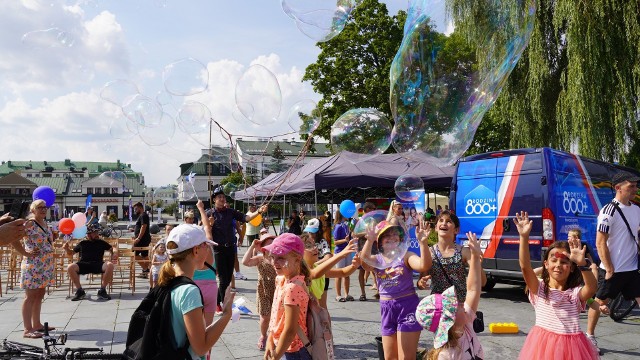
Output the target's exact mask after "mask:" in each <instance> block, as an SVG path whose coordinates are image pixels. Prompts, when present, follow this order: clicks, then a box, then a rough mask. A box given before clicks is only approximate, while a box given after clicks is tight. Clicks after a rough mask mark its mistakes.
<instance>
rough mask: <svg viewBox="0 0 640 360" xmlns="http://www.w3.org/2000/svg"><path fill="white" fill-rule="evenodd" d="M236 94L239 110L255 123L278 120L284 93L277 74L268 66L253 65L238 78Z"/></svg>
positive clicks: (262, 123)
mask: <svg viewBox="0 0 640 360" xmlns="http://www.w3.org/2000/svg"><path fill="white" fill-rule="evenodd" d="M235 96H236V106H237V108H238V110H239V111H240V112H241V113H242V115H244V116H245V117H246V118H247V119H248V120H250V121H251V122H253V123H254V124H257V125H269V124H273V123H275V122H276V121H278V116H280V108H281V107H282V93H281V92H280V84H279V83H278V80H277V79H276V76H275V75H274V74H273V73H272V72H271V71H269V69H267V68H266V67H264V66H262V65H260V64H254V65H251V66H250V67H249V68H248V69H247V71H245V72H244V73H243V74H242V76H241V77H240V79H238V82H237V84H236V91H235Z"/></svg>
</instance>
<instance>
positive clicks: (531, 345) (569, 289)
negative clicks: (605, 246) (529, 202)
mask: <svg viewBox="0 0 640 360" xmlns="http://www.w3.org/2000/svg"><path fill="white" fill-rule="evenodd" d="M514 222H515V224H516V227H517V228H518V233H519V234H520V252H519V257H520V268H521V269H522V275H523V277H524V280H525V282H526V283H527V287H528V289H529V301H530V302H531V305H533V308H534V310H535V312H536V324H535V326H534V327H533V328H532V329H531V331H529V335H527V340H526V341H525V343H524V346H523V347H522V350H520V356H519V357H518V359H523V360H526V359H565V360H574V359H575V360H578V359H598V358H599V356H598V351H597V350H596V348H595V346H593V344H591V342H590V341H589V340H588V339H587V337H586V336H585V334H584V333H583V332H582V330H580V323H579V320H580V318H579V315H580V312H581V311H582V310H584V309H585V306H586V302H587V300H589V298H591V297H592V296H593V295H594V294H595V293H596V279H595V277H594V276H593V273H592V272H591V269H590V268H589V263H588V261H587V260H585V251H586V248H585V247H584V246H582V244H581V243H580V240H578V239H572V240H569V241H568V242H567V241H556V242H554V243H553V244H551V246H549V249H548V250H547V251H546V253H545V254H544V263H543V267H542V279H538V277H536V274H535V273H534V271H533V269H532V268H531V257H530V255H529V233H530V232H531V224H532V222H533V221H531V220H529V215H528V214H527V213H526V212H521V213H520V214H516V218H515V219H514ZM582 281H584V285H582Z"/></svg>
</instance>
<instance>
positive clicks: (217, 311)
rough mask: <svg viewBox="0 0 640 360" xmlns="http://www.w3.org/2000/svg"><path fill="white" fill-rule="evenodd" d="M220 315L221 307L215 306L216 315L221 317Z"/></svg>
mask: <svg viewBox="0 0 640 360" xmlns="http://www.w3.org/2000/svg"><path fill="white" fill-rule="evenodd" d="M221 314H222V306H220V305H216V315H221Z"/></svg>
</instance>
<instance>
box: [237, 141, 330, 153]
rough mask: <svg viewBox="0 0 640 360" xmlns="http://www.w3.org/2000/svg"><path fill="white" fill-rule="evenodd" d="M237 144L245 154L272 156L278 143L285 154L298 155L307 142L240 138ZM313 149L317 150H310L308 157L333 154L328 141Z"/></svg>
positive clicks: (316, 144) (316, 145)
mask: <svg viewBox="0 0 640 360" xmlns="http://www.w3.org/2000/svg"><path fill="white" fill-rule="evenodd" d="M236 144H237V146H238V147H239V148H240V150H241V152H242V153H243V154H248V155H263V156H271V154H273V149H275V148H276V145H279V146H280V149H281V150H282V154H283V155H284V156H298V154H299V153H300V151H302V148H303V147H304V144H305V142H302V141H284V140H271V141H269V140H264V139H263V140H258V141H251V140H241V139H238V140H237V141H236ZM313 149H314V150H315V151H309V152H308V153H307V154H306V156H308V157H327V156H331V155H333V154H332V153H331V149H330V148H329V144H327V143H314V144H313Z"/></svg>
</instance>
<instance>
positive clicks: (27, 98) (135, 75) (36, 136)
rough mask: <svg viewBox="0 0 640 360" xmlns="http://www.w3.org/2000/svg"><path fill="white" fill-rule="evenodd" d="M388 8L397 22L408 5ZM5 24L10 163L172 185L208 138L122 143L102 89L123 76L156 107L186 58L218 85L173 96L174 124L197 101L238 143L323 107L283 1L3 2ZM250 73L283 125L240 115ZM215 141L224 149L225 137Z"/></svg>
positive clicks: (4, 120) (283, 128) (3, 151)
mask: <svg viewBox="0 0 640 360" xmlns="http://www.w3.org/2000/svg"><path fill="white" fill-rule="evenodd" d="M291 1H294V0H291ZM295 1H300V0H295ZM309 1H311V0H309ZM313 1H316V2H323V1H324V2H325V3H327V2H328V3H331V1H326V0H313ZM384 2H385V3H387V5H388V6H389V11H390V13H391V14H395V13H396V12H397V11H398V10H400V9H404V8H406V6H407V3H406V1H401V0H395V1H393V0H387V1H384ZM334 3H335V1H334ZM0 24H2V32H0V51H1V52H2V54H3V55H2V57H1V58H0V89H2V90H1V93H0V94H1V96H0V129H1V131H2V132H1V133H2V141H0V159H1V160H5V161H6V160H34V161H36V160H62V159H65V158H70V159H74V160H94V161H115V160H116V159H120V160H122V161H124V162H126V163H131V164H132V167H133V168H134V169H135V170H138V171H142V172H143V173H144V174H145V176H146V182H147V184H148V185H153V186H159V185H164V184H168V183H175V182H176V178H177V177H178V176H179V168H178V165H179V164H180V163H182V162H188V161H193V160H195V159H197V158H198V157H199V154H200V149H201V148H202V143H206V142H207V141H208V135H207V136H204V135H203V134H199V135H198V134H196V135H194V136H192V137H189V136H186V135H185V134H184V133H182V132H181V131H180V130H179V129H176V130H175V132H174V135H173V136H172V137H171V141H169V142H168V143H166V144H162V145H158V146H150V145H148V144H147V143H145V142H143V141H142V140H141V139H140V137H139V136H137V135H135V134H130V135H126V136H119V138H114V137H113V136H112V135H111V134H112V132H114V133H118V132H117V131H115V130H113V131H112V129H114V128H115V129H117V127H118V126H122V124H125V122H124V121H126V120H125V119H126V118H124V117H123V116H122V112H121V110H120V109H119V108H118V107H116V106H114V105H112V104H109V103H107V102H105V101H104V100H103V99H101V98H100V92H101V90H102V88H103V87H104V85H105V84H106V83H107V82H109V81H112V80H117V79H122V80H126V81H128V82H130V83H132V84H135V85H136V86H137V87H138V90H139V92H140V93H141V94H143V95H145V96H147V97H149V98H152V99H155V97H156V95H157V94H158V92H159V91H162V90H163V79H162V72H163V69H164V67H165V66H166V65H168V64H170V63H172V62H174V61H176V60H180V59H185V58H194V59H197V60H198V61H199V62H201V63H202V64H204V66H206V68H207V70H208V72H209V78H208V85H209V88H208V89H207V90H206V91H205V92H202V93H199V94H195V95H192V96H189V97H186V98H184V97H175V96H174V97H173V102H172V103H171V104H168V105H166V106H163V109H164V110H165V111H166V113H173V114H172V116H175V112H176V110H177V109H178V108H179V107H180V106H181V104H182V103H183V101H185V100H190V101H198V102H200V103H202V104H204V105H206V106H207V107H208V108H209V109H210V111H211V114H212V116H213V117H214V118H215V119H216V120H218V121H219V122H220V123H221V124H222V125H223V126H224V127H225V129H227V130H228V131H229V132H231V133H232V134H250V135H261V136H265V135H266V136H271V135H277V134H281V133H284V132H287V131H288V129H287V119H286V118H287V113H288V109H289V108H290V107H291V106H292V105H293V104H294V103H295V102H297V101H300V100H305V99H313V100H317V99H318V98H319V96H318V95H317V94H314V93H313V91H312V89H311V86H310V85H309V84H307V83H302V82H301V77H302V75H303V73H304V69H305V67H306V66H307V65H308V64H310V63H312V62H314V61H315V59H316V56H317V54H318V49H317V48H316V47H315V42H314V41H313V40H312V39H310V38H308V37H306V36H305V35H304V34H302V33H300V32H299V31H298V29H297V28H296V26H295V24H294V22H293V21H292V19H291V18H289V17H288V16H287V15H286V14H285V13H284V12H283V11H282V8H281V4H280V1H278V0H248V1H219V0H218V1H215V0H208V1H205V0H183V1H178V0H130V1H125V0H47V1H44V0H2V1H0ZM52 28H53V29H55V30H50V31H49V32H44V30H47V29H52ZM52 34H53V36H51V35H52ZM70 43H72V45H70V46H68V44H70ZM253 64H260V65H263V66H264V67H266V68H267V69H269V70H270V71H271V72H272V73H273V74H274V75H275V77H276V78H277V80H278V83H279V86H280V90H281V94H282V107H281V110H280V115H279V117H278V119H277V121H273V122H269V123H261V124H260V126H257V125H254V124H252V123H250V122H246V121H244V120H242V119H240V120H237V119H236V118H234V117H233V116H232V113H233V111H234V109H235V98H234V92H235V84H236V82H237V81H238V79H239V78H240V77H241V76H242V74H243V73H244V72H245V71H246V70H247V68H249V67H250V66H251V65H253ZM236 111H237V110H236ZM245 120H246V119H245ZM113 124H115V125H113ZM134 131H135V126H134ZM118 134H120V135H121V133H118ZM194 138H195V140H194ZM205 138H206V139H205ZM214 142H215V143H216V144H219V145H223V144H224V143H225V141H224V139H222V137H220V136H216V137H214Z"/></svg>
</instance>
